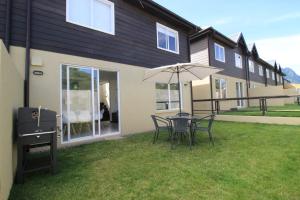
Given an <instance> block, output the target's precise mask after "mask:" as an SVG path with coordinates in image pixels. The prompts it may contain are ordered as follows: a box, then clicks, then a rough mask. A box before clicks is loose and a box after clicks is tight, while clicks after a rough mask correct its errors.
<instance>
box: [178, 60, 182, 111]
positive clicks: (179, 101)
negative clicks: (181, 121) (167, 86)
mask: <svg viewBox="0 0 300 200" xmlns="http://www.w3.org/2000/svg"><path fill="white" fill-rule="evenodd" d="M177 86H178V92H179V113H180V114H181V92H180V79H179V67H178V66H177Z"/></svg>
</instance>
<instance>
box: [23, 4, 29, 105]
mask: <svg viewBox="0 0 300 200" xmlns="http://www.w3.org/2000/svg"><path fill="white" fill-rule="evenodd" d="M26 18H27V19H26V52H25V79H24V107H29V93H30V91H29V77H30V44H31V0H27V15H26Z"/></svg>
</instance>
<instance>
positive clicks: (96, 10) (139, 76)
mask: <svg viewBox="0 0 300 200" xmlns="http://www.w3.org/2000/svg"><path fill="white" fill-rule="evenodd" d="M7 2H10V3H11V5H10V7H9V5H8V4H7ZM79 9H80V10H79ZM0 10H1V12H0V38H1V39H2V40H3V41H5V44H6V46H7V47H8V48H9V50H10V56H11V58H12V60H13V62H14V63H15V65H16V67H17V68H18V70H19V72H20V73H21V74H22V75H23V78H24V80H25V89H26V91H27V92H26V96H25V105H26V106H31V107H38V106H40V105H41V106H43V107H46V108H49V109H51V110H55V111H56V112H57V113H58V114H61V119H60V122H59V124H61V130H62V135H61V139H60V141H61V143H63V144H68V143H73V142H82V141H86V140H95V139H97V138H101V137H106V136H111V135H119V134H122V135H124V134H130V133H136V132H144V131H149V130H152V129H153V124H152V121H151V118H150V115H151V114H154V113H157V114H162V113H167V114H168V115H172V114H175V113H177V112H178V109H179V103H178V98H179V94H178V92H177V91H176V90H175V89H176V88H177V86H176V85H167V84H157V85H155V83H149V82H143V81H142V80H143V76H144V71H145V70H146V69H148V68H154V67H159V66H163V65H169V64H175V63H184V62H189V61H190V54H189V51H190V49H189V35H190V34H192V33H195V32H196V31H198V30H200V28H199V27H198V26H196V25H194V24H192V23H190V22H188V21H187V20H185V19H183V18H181V17H179V16H178V15H176V14H174V13H173V12H170V11H169V10H167V9H165V8H164V7H162V6H160V5H158V4H157V3H155V2H153V1H149V0H101V1H99V0H84V1H72V0H54V1H48V0H38V1H24V0H14V1H6V2H3V1H1V3H0ZM9 11H11V12H10V13H9ZM78 13H81V14H80V15H79V14H78ZM26 58H27V59H26ZM180 88H181V89H182V97H183V109H184V110H185V111H187V112H191V103H190V102H191V99H190V96H191V95H190V88H189V87H187V86H181V87H180ZM165 94H168V95H165Z"/></svg>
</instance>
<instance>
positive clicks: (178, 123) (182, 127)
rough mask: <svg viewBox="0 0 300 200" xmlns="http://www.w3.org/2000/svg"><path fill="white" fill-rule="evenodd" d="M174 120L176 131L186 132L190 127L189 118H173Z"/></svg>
mask: <svg viewBox="0 0 300 200" xmlns="http://www.w3.org/2000/svg"><path fill="white" fill-rule="evenodd" d="M172 121H173V130H174V132H179V133H183V132H186V131H187V130H188V128H189V119H188V118H182V117H175V118H172Z"/></svg>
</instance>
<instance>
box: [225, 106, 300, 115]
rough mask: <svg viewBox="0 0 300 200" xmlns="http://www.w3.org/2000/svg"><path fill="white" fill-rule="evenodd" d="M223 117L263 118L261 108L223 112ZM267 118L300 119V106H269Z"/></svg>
mask: <svg viewBox="0 0 300 200" xmlns="http://www.w3.org/2000/svg"><path fill="white" fill-rule="evenodd" d="M222 114H223V115H244V116H262V112H261V111H259V107H249V108H243V109H239V110H236V111H226V112H222ZM265 116H269V117H300V106H299V105H297V104H287V105H284V106H268V112H266V115H265Z"/></svg>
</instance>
